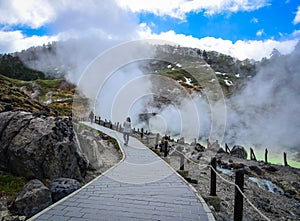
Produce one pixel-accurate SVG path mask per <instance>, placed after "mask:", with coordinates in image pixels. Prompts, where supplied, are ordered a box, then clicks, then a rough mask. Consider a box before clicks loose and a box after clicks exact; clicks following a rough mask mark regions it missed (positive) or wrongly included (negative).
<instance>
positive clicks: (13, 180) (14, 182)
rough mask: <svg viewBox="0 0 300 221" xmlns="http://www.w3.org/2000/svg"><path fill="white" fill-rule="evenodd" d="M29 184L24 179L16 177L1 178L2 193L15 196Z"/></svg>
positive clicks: (0, 187) (6, 176)
mask: <svg viewBox="0 0 300 221" xmlns="http://www.w3.org/2000/svg"><path fill="white" fill-rule="evenodd" d="M26 183H27V181H26V179H25V178H24V177H15V176H12V175H2V176H0V193H4V194H6V195H14V194H16V193H18V192H20V191H21V190H22V188H23V187H24V186H25V184H26Z"/></svg>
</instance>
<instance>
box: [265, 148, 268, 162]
mask: <svg viewBox="0 0 300 221" xmlns="http://www.w3.org/2000/svg"><path fill="white" fill-rule="evenodd" d="M265 163H268V149H267V148H266V149H265Z"/></svg>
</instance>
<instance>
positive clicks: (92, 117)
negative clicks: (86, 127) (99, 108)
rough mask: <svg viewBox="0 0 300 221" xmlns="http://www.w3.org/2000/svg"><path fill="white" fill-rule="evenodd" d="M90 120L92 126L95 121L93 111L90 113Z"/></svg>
mask: <svg viewBox="0 0 300 221" xmlns="http://www.w3.org/2000/svg"><path fill="white" fill-rule="evenodd" d="M89 119H90V121H91V124H92V123H93V121H94V112H93V111H91V113H90V115H89Z"/></svg>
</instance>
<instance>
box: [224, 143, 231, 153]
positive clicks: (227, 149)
mask: <svg viewBox="0 0 300 221" xmlns="http://www.w3.org/2000/svg"><path fill="white" fill-rule="evenodd" d="M225 151H226V153H230V149H229V147H228V145H227V143H225Z"/></svg>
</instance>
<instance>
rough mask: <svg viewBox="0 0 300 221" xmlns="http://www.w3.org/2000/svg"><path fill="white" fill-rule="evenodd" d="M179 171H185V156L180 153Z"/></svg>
mask: <svg viewBox="0 0 300 221" xmlns="http://www.w3.org/2000/svg"><path fill="white" fill-rule="evenodd" d="M179 170H184V155H183V153H180V168H179Z"/></svg>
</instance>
